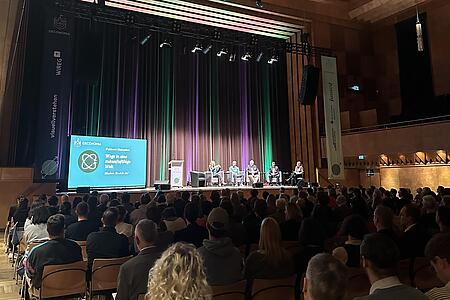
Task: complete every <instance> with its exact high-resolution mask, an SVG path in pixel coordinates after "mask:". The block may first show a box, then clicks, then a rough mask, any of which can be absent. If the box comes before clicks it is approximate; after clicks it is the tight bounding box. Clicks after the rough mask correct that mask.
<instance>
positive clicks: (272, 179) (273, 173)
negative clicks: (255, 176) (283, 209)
mask: <svg viewBox="0 0 450 300" xmlns="http://www.w3.org/2000/svg"><path fill="white" fill-rule="evenodd" d="M273 183H275V184H277V185H279V184H280V183H281V173H280V169H279V168H278V166H277V164H276V163H275V162H274V161H273V162H272V165H271V166H270V169H269V184H273Z"/></svg>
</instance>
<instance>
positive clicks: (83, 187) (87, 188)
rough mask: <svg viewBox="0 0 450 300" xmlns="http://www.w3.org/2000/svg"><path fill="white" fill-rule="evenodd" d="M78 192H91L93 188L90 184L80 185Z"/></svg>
mask: <svg viewBox="0 0 450 300" xmlns="http://www.w3.org/2000/svg"><path fill="white" fill-rule="evenodd" d="M76 192H77V194H89V193H90V192H91V188H90V187H88V186H79V187H77V189H76Z"/></svg>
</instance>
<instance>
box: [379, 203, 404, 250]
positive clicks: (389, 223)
mask: <svg viewBox="0 0 450 300" xmlns="http://www.w3.org/2000/svg"><path fill="white" fill-rule="evenodd" d="M373 224H374V225H375V227H376V229H377V232H378V233H382V234H384V235H386V236H388V237H390V238H391V239H392V240H393V241H394V242H395V243H396V244H397V246H398V245H399V236H398V234H397V232H396V231H395V230H394V213H393V212H392V210H391V209H390V208H389V207H386V206H383V205H379V206H378V207H377V208H376V209H375V211H374V213H373Z"/></svg>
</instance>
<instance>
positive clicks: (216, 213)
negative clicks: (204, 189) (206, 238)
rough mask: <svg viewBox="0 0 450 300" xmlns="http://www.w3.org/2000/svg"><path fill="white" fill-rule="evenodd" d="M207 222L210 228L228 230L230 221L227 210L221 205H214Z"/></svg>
mask: <svg viewBox="0 0 450 300" xmlns="http://www.w3.org/2000/svg"><path fill="white" fill-rule="evenodd" d="M207 222H208V225H209V226H211V228H212V229H215V230H228V225H229V222H230V221H229V216H228V213H227V211H226V210H225V209H223V208H221V207H216V208H213V209H212V210H211V212H210V213H209V215H208V219H207Z"/></svg>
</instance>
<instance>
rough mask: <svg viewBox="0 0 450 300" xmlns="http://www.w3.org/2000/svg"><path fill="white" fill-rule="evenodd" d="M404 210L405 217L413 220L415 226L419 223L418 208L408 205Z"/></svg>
mask: <svg viewBox="0 0 450 300" xmlns="http://www.w3.org/2000/svg"><path fill="white" fill-rule="evenodd" d="M402 209H403V211H404V213H405V215H406V216H408V217H410V218H411V222H412V223H413V224H414V223H417V222H419V219H420V210H419V208H418V207H417V206H415V205H414V204H406V205H405V206H403V208H402Z"/></svg>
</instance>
